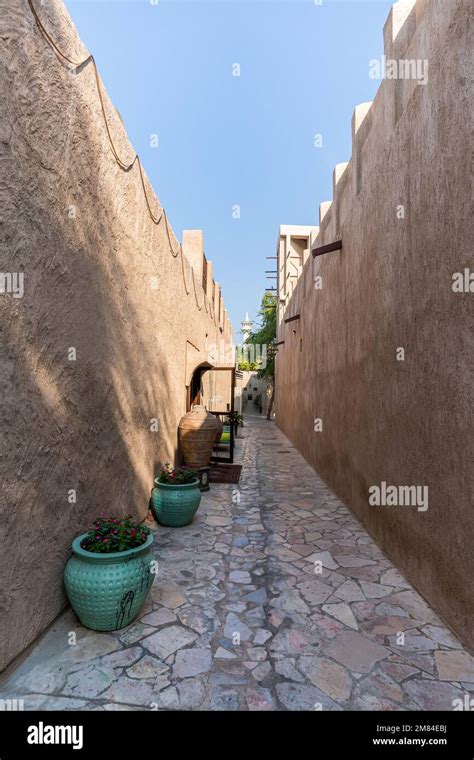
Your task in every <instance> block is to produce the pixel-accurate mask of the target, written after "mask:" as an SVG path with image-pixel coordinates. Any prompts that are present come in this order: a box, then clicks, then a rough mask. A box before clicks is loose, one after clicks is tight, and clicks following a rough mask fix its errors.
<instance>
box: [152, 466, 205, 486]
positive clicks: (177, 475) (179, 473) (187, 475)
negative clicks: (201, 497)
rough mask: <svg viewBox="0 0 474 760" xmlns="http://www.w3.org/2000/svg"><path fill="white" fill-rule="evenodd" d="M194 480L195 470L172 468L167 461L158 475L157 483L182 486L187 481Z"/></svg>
mask: <svg viewBox="0 0 474 760" xmlns="http://www.w3.org/2000/svg"><path fill="white" fill-rule="evenodd" d="M195 480H198V474H197V472H196V471H195V470H187V469H185V468H184V467H179V468H178V469H177V470H174V469H173V468H172V467H171V465H170V464H169V462H167V463H166V464H165V466H164V467H163V469H162V471H161V472H160V475H159V477H158V482H159V483H165V484H167V485H171V486H184V485H186V484H187V483H193V482H194V481H195Z"/></svg>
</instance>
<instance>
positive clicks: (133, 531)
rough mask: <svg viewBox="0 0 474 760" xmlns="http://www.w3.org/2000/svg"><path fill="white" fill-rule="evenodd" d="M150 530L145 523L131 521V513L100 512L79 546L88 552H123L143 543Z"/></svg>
mask: <svg viewBox="0 0 474 760" xmlns="http://www.w3.org/2000/svg"><path fill="white" fill-rule="evenodd" d="M150 532H151V531H150V528H147V527H146V525H140V523H135V522H133V521H132V515H125V517H115V516H113V515H112V516H111V517H106V516H105V515H104V513H103V512H101V513H100V515H99V517H97V518H96V519H95V520H94V524H93V527H92V528H91V530H90V531H89V532H88V533H87V536H86V537H85V538H84V540H83V541H82V543H81V547H82V549H86V551H88V552H101V553H104V552H124V551H127V549H134V548H136V547H137V546H141V545H142V544H144V543H145V541H146V540H147V538H148V536H149V534H150Z"/></svg>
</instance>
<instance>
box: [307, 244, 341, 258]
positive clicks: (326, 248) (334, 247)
mask: <svg viewBox="0 0 474 760" xmlns="http://www.w3.org/2000/svg"><path fill="white" fill-rule="evenodd" d="M341 248H342V240H336V241H335V242H334V243H328V244H327V245H320V246H319V247H318V248H313V249H312V251H311V253H312V254H313V257H314V258H315V257H316V256H322V255H323V253H330V252H331V251H340V250H341Z"/></svg>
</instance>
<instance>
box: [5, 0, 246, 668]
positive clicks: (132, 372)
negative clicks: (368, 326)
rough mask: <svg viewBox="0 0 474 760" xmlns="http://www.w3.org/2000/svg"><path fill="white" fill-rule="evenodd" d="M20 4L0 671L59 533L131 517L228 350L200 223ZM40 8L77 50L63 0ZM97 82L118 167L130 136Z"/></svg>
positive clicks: (60, 541)
mask: <svg viewBox="0 0 474 760" xmlns="http://www.w3.org/2000/svg"><path fill="white" fill-rule="evenodd" d="M20 4H21V12H19V10H18V2H14V3H13V2H8V3H7V5H6V7H5V8H4V9H3V10H2V17H1V19H0V38H1V40H2V60H3V64H2V76H1V80H0V87H1V97H0V123H1V124H2V127H1V129H2V137H1V142H2V146H3V147H2V158H3V160H2V161H1V162H0V173H1V176H0V182H1V185H2V188H3V189H4V192H5V197H6V198H8V199H9V200H8V203H7V204H6V206H5V207H4V210H3V212H2V225H1V234H2V236H3V239H2V250H3V251H4V253H5V258H4V266H5V267H7V270H8V271H10V272H13V273H22V274H23V275H24V294H23V297H22V298H16V297H14V296H13V294H8V293H5V294H3V295H2V297H1V298H0V310H1V323H2V331H3V335H2V343H1V346H2V349H1V350H2V357H1V362H0V377H1V385H2V402H3V403H2V406H3V408H2V412H3V424H2V433H3V435H2V441H1V450H0V455H1V479H2V487H3V488H2V526H3V530H2V538H1V551H0V575H1V578H2V584H1V592H0V670H1V669H3V668H4V667H5V666H6V665H7V664H8V663H9V662H11V661H12V659H13V658H14V657H16V656H17V655H18V654H19V653H21V652H22V651H23V650H24V649H25V647H27V646H28V645H29V644H30V643H31V642H32V641H33V640H34V639H35V638H36V637H37V636H38V635H39V634H40V633H42V631H44V629H45V628H46V627H47V626H48V624H49V623H51V621H52V620H53V619H54V618H55V616H56V615H57V614H58V613H59V612H60V610H61V609H62V607H63V606H64V605H65V596H64V592H63V583H62V574H63V569H64V566H65V563H66V560H67V558H68V556H69V554H70V544H71V541H72V539H73V537H75V536H76V535H78V534H79V533H81V532H83V531H85V530H87V529H88V528H89V526H90V524H91V522H92V520H93V519H94V518H95V516H96V515H97V514H98V513H99V512H101V511H103V512H106V513H117V512H118V513H132V514H133V515H134V516H135V517H137V518H145V517H146V515H147V510H148V500H149V496H150V491H151V488H152V486H153V478H154V476H155V475H156V473H157V471H158V470H159V468H160V467H161V466H162V465H163V464H164V463H165V462H167V461H169V462H175V461H179V452H178V445H177V425H178V422H179V419H180V417H181V416H182V415H183V414H184V413H185V412H186V410H187V409H189V408H190V405H191V404H192V403H196V401H197V400H198V399H197V396H198V395H199V389H200V388H201V387H202V388H203V393H204V399H203V400H204V403H207V404H209V405H212V403H215V404H217V403H218V404H219V405H220V404H227V403H228V401H227V399H229V400H230V393H231V390H230V384H229V382H230V381H229V378H230V372H229V371H222V372H219V373H218V372H215V371H214V370H213V369H212V368H218V367H223V366H225V367H229V366H230V367H231V366H232V365H233V363H234V359H233V348H232V326H231V324H230V322H229V319H228V316H227V311H226V309H225V303H224V298H223V294H222V291H221V288H220V286H219V285H218V283H217V282H216V281H215V276H214V273H213V266H212V263H211V262H210V261H207V259H206V257H205V254H204V242H203V233H202V232H201V231H200V230H188V231H185V232H184V234H183V240H182V247H180V243H179V240H178V239H177V238H176V236H175V235H174V233H173V230H172V229H171V226H168V222H167V219H166V217H165V216H164V215H163V209H162V207H161V204H160V201H159V199H158V197H157V196H156V195H155V193H154V191H153V188H152V187H151V185H150V183H149V182H148V180H147V178H146V175H145V173H144V172H143V183H144V188H145V192H146V195H145V193H144V188H143V186H142V182H141V178H140V167H139V165H138V164H137V162H136V161H135V162H134V164H133V167H132V168H130V169H129V170H124V169H123V167H122V168H121V166H120V165H119V164H118V162H117V160H116V159H115V158H114V154H113V151H112V148H111V144H110V140H109V137H108V134H107V130H106V128H105V123H104V117H103V114H102V111H101V105H100V101H99V98H98V92H97V87H96V81H95V77H94V70H93V67H92V64H91V62H90V61H89V63H87V64H85V65H84V66H83V67H81V68H80V69H79V70H78V71H77V73H76V75H75V76H72V75H71V67H70V66H68V65H66V64H64V63H61V62H60V61H59V60H58V59H57V58H56V57H55V56H54V55H53V53H52V51H51V49H50V47H49V46H48V44H47V42H46V40H45V39H44V37H43V36H42V35H41V34H40V33H39V31H38V28H37V27H36V25H35V22H34V19H33V16H32V14H31V13H30V12H29V11H28V7H27V4H26V2H24V0H21V3H20ZM41 18H42V19H43V20H44V22H45V23H46V24H47V27H48V30H49V32H50V33H51V36H52V37H53V38H54V40H57V41H58V44H59V45H60V48H61V49H63V50H66V51H67V53H68V55H69V57H70V58H71V59H74V60H78V61H83V60H85V59H87V57H88V51H87V50H86V49H85V47H84V45H83V44H82V43H81V41H80V40H79V38H78V36H77V33H76V30H75V28H74V26H73V24H72V22H71V19H70V17H69V15H68V13H67V11H66V9H65V7H64V5H63V3H62V2H59V0H50V2H48V3H45V4H43V5H42V6H41ZM25 39H26V40H27V43H26V44H25ZM32 83H34V86H32ZM101 91H102V93H103V97H104V105H105V110H106V115H107V120H108V126H109V130H110V133H111V136H112V140H113V143H114V146H115V149H116V151H117V153H118V156H119V157H120V159H121V160H122V162H123V163H124V165H125V166H128V165H129V164H130V163H131V162H133V159H134V156H135V151H134V149H133V146H132V145H131V144H130V142H129V140H128V137H127V135H126V132H125V129H124V126H123V124H122V122H121V120H120V118H119V116H118V115H117V112H116V111H115V109H114V107H113V105H112V104H111V103H110V101H109V100H108V98H107V95H106V92H105V90H104V87H103V85H101ZM18 124H21V125H23V128H21V129H18ZM24 125H27V126H26V127H25V126H24ZM148 204H149V206H148ZM211 396H217V397H219V399H221V400H219V401H218V402H217V401H215V400H214V402H211V401H210V397H211Z"/></svg>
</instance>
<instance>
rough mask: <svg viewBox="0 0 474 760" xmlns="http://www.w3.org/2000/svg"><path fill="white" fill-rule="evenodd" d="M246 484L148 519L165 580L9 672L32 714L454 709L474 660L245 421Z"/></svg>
mask: <svg viewBox="0 0 474 760" xmlns="http://www.w3.org/2000/svg"><path fill="white" fill-rule="evenodd" d="M237 461H239V462H242V463H243V469H242V476H241V480H240V484H239V486H236V485H212V488H211V491H210V492H209V493H207V494H204V495H203V500H202V503H201V507H200V509H199V511H198V513H197V515H196V517H195V519H194V521H193V523H192V524H190V525H189V526H187V527H184V528H180V529H179V530H176V529H171V528H164V527H157V526H156V524H155V523H154V524H153V525H154V530H156V533H155V543H154V551H155V556H156V560H157V562H158V571H157V575H156V579H155V583H154V585H153V587H152V591H151V595H150V596H149V598H148V600H147V602H146V604H145V607H144V608H143V609H142V612H141V614H140V617H139V619H138V620H137V621H136V622H134V623H132V624H131V625H130V626H129V627H128V628H126V629H122V630H119V631H116V632H113V633H108V634H104V633H96V632H94V631H91V630H87V629H85V628H83V627H81V626H80V625H79V624H78V622H77V619H76V618H75V616H74V614H73V613H72V611H70V610H68V611H66V612H65V613H63V614H62V615H61V616H60V617H59V618H58V619H57V620H56V621H55V623H54V624H53V625H52V626H51V627H50V629H49V630H48V631H47V632H46V633H45V634H44V636H43V637H42V638H41V639H40V640H39V641H38V642H37V643H36V644H35V645H34V646H33V648H32V649H30V652H29V653H28V655H27V656H26V658H25V659H24V660H23V662H22V663H21V664H20V665H19V666H17V667H16V669H15V670H13V671H10V673H9V675H8V677H7V680H6V681H5V682H4V684H3V685H2V697H3V698H5V699H6V698H15V699H23V700H24V707H25V709H26V710H36V709H47V710H77V709H79V710H83V709H84V710H91V709H92V710H130V709H132V710H133V709H136V710H144V709H150V710H173V709H181V710H203V709H212V710H420V709H422V710H454V709H457V708H456V705H457V704H458V702H457V701H456V700H460V702H459V708H458V709H462V708H461V704H462V702H463V700H464V697H465V694H466V692H472V690H473V689H474V667H473V664H472V659H471V658H470V656H469V654H468V653H467V652H466V651H465V650H464V649H463V647H462V645H461V644H460V643H459V642H458V641H457V639H456V638H455V637H454V636H453V635H452V634H451V633H450V631H449V630H448V629H447V628H446V626H445V625H444V624H443V623H442V622H441V621H440V619H439V618H438V617H437V615H436V614H435V613H434V612H433V611H432V609H431V608H430V607H429V606H428V605H427V604H426V602H425V601H424V600H423V599H422V598H421V597H420V596H419V594H418V593H417V592H416V591H414V590H413V588H412V587H411V585H410V584H409V583H407V582H406V581H405V580H404V579H403V577H402V576H401V575H400V574H399V573H398V572H397V570H396V569H395V568H394V567H393V565H392V564H391V562H390V561H389V560H388V559H387V557H385V556H384V554H383V553H382V552H381V551H380V550H379V549H378V548H377V546H376V545H375V544H374V542H373V541H372V539H371V538H370V537H369V536H368V534H367V532H366V531H365V530H364V529H363V527H362V526H361V525H360V524H359V523H358V521H357V520H356V518H355V517H354V516H353V515H352V514H351V513H350V512H349V510H348V509H347V508H346V507H345V506H344V505H343V504H342V503H341V501H339V499H338V498H337V497H336V496H335V495H334V494H333V493H331V491H330V490H329V489H328V488H327V487H326V486H325V484H324V483H323V482H322V481H321V479H320V478H319V477H318V475H317V474H316V473H315V472H314V471H313V469H312V468H311V467H310V466H309V465H308V464H307V463H306V462H305V461H304V459H303V457H302V456H301V455H300V454H299V453H298V452H297V451H296V449H294V448H293V447H292V446H291V444H290V443H289V441H288V440H287V439H286V438H285V436H284V435H283V434H282V433H281V432H280V431H279V430H278V429H277V428H276V426H275V424H274V423H273V422H269V421H267V420H266V419H265V418H263V417H259V416H256V415H253V416H252V415H247V416H246V419H245V427H244V428H243V429H242V430H241V432H240V435H239V438H238V439H237Z"/></svg>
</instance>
